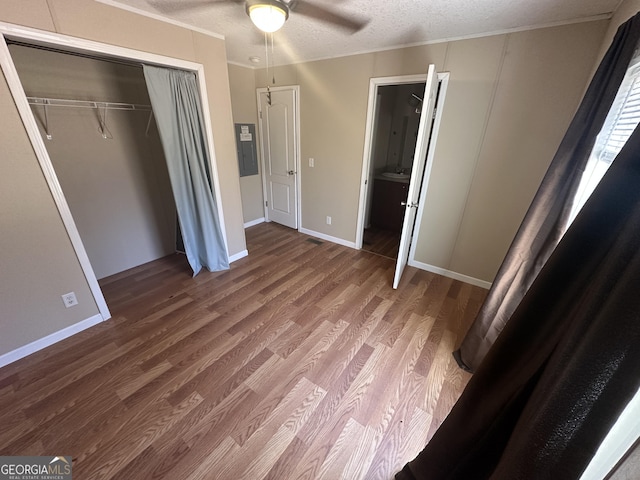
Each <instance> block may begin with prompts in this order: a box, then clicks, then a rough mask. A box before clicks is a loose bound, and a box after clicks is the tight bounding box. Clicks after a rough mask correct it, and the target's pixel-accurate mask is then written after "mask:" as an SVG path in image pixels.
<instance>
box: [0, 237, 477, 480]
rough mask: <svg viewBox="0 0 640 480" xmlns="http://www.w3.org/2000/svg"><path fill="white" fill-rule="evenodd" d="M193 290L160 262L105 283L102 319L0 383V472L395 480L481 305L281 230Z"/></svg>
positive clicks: (448, 384)
mask: <svg viewBox="0 0 640 480" xmlns="http://www.w3.org/2000/svg"><path fill="white" fill-rule="evenodd" d="M247 242H248V248H249V252H250V254H249V256H248V257H245V258H244V259H242V260H239V261H237V262H235V263H234V264H233V265H232V267H231V270H230V271H226V272H218V273H208V272H204V273H201V274H200V275H198V276H197V277H195V278H191V275H190V272H189V270H188V268H187V267H186V265H185V260H184V258H183V257H180V256H172V257H168V258H166V259H162V260H158V261H156V262H152V263H150V264H147V265H143V266H140V267H137V268H135V269H133V270H130V271H128V272H125V273H122V274H118V275H116V276H114V277H110V278H109V279H107V280H106V281H105V282H103V283H104V285H103V289H104V292H105V296H106V298H107V302H108V304H109V306H110V308H111V312H112V314H113V318H112V319H111V320H110V321H108V322H104V323H102V324H100V325H97V326H95V327H93V328H91V329H89V330H85V331H84V332H81V333H79V334H77V335H76V336H74V337H71V338H69V339H67V340H64V341H62V342H60V343H58V344H56V345H54V346H52V347H50V348H48V349H45V350H43V351H40V352H38V353H36V354H34V355H32V356H30V357H28V358H25V359H23V360H21V361H18V362H16V363H14V364H11V365H8V366H6V367H4V368H3V369H0V425H2V428H1V429H0V454H1V455H72V456H73V458H74V464H73V474H74V478H76V479H79V480H80V479H81V480H86V479H136V480H137V479H171V480H177V479H179V480H185V479H207V480H209V479H224V480H228V479H248V480H259V479H263V478H267V479H274V480H275V479H277V480H287V479H331V480H335V479H345V480H347V479H348V480H354V479H367V480H372V479H384V480H390V479H391V478H392V477H393V475H394V473H395V472H396V471H397V470H399V469H400V468H401V467H402V466H403V465H404V463H405V462H407V461H408V460H411V459H412V458H413V457H414V456H415V455H416V454H417V453H418V452H419V451H420V450H421V449H422V447H423V446H424V444H425V443H426V441H427V440H428V439H429V438H430V437H431V435H432V434H433V432H434V431H435V429H436V428H437V427H438V425H439V424H440V423H441V422H442V420H443V419H444V417H445V416H446V415H447V413H448V412H449V410H450V408H451V406H452V404H453V403H454V402H455V401H456V399H457V397H458V396H459V394H460V392H461V390H462V389H463V387H464V385H465V384H466V382H467V381H468V378H469V377H468V374H467V373H465V372H463V371H462V370H460V369H458V368H457V366H456V364H455V361H454V360H453V358H452V356H451V351H452V350H453V349H454V347H455V345H456V342H457V341H458V340H459V338H460V334H461V332H463V331H465V330H466V328H467V326H468V325H469V323H470V322H471V321H472V319H473V317H474V314H475V312H476V311H477V310H478V308H479V306H480V303H481V301H482V300H483V298H484V295H485V291H484V290H482V289H480V288H478V287H474V286H471V285H467V284H464V283H461V282H458V281H454V280H451V279H448V278H445V277H440V276H437V275H434V274H430V273H427V272H423V271H418V270H416V269H413V268H407V270H406V273H405V276H404V278H403V281H402V283H401V285H400V288H399V289H398V290H393V289H391V287H390V284H391V280H392V274H393V266H394V262H393V261H392V260H389V259H386V258H383V257H380V256H377V255H373V254H371V253H367V252H359V251H356V250H353V249H350V248H347V247H343V246H340V245H335V244H332V243H328V242H318V241H317V240H313V239H311V237H307V236H305V235H302V234H299V233H297V232H295V231H293V230H289V229H287V228H285V227H281V226H278V225H275V224H261V225H258V226H255V227H251V228H250V229H248V230H247Z"/></svg>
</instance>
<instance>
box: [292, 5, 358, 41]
mask: <svg viewBox="0 0 640 480" xmlns="http://www.w3.org/2000/svg"><path fill="white" fill-rule="evenodd" d="M289 8H290V9H291V11H292V12H295V13H296V15H304V16H305V17H309V18H313V19H315V20H319V21H321V22H325V23H330V24H332V25H336V26H338V27H341V28H344V29H346V30H349V31H350V32H351V33H356V32H358V31H360V30H362V29H363V28H364V27H366V26H367V24H368V23H369V20H368V19H366V20H365V19H356V18H349V17H346V16H344V15H342V14H340V13H338V12H335V11H333V10H331V9H328V8H326V7H321V6H319V5H315V4H312V3H309V2H305V1H304V0H294V1H292V2H290V3H289Z"/></svg>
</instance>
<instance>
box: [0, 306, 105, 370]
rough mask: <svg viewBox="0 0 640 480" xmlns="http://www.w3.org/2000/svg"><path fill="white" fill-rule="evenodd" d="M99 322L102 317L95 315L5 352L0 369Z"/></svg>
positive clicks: (0, 360)
mask: <svg viewBox="0 0 640 480" xmlns="http://www.w3.org/2000/svg"><path fill="white" fill-rule="evenodd" d="M100 322H102V315H100V314H97V315H94V316H93V317H89V318H87V319H85V320H82V321H81V322H78V323H75V324H73V325H70V326H68V327H66V328H63V329H62V330H58V331H57V332H54V333H52V334H50V335H47V336H46V337H43V338H41V339H39V340H35V341H33V342H31V343H28V344H27V345H24V346H22V347H19V348H16V349H15V350H12V351H11V352H7V353H5V354H4V355H0V368H1V367H4V366H5V365H9V364H10V363H13V362H15V361H17V360H20V359H21V358H24V357H26V356H28V355H31V354H32V353H35V352H37V351H38V350H42V349H43V348H46V347H49V346H51V345H53V344H54V343H58V342H59V341H61V340H64V339H65V338H68V337H70V336H72V335H75V334H76V333H78V332H81V331H83V330H86V329H87V328H89V327H93V326H94V325H97V324H98V323H100Z"/></svg>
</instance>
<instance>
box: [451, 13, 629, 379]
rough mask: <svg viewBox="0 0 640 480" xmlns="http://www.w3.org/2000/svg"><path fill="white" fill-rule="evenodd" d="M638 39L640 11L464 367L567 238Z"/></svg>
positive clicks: (470, 340)
mask: <svg viewBox="0 0 640 480" xmlns="http://www.w3.org/2000/svg"><path fill="white" fill-rule="evenodd" d="M639 39H640V14H638V15H636V16H634V17H633V18H631V19H630V20H629V21H627V22H626V23H625V24H623V25H621V26H620V28H619V29H618V32H617V34H616V36H615V38H614V40H613V43H612V45H611V47H610V48H609V50H608V51H607V53H606V55H605V57H604V58H603V60H602V63H601V64H600V66H599V68H598V70H597V71H596V73H595V75H594V77H593V80H592V81H591V84H590V86H589V88H588V90H587V92H586V94H585V97H584V99H583V101H582V103H581V105H580V107H579V108H578V111H577V113H576V115H575V117H574V119H573V120H572V122H571V124H570V125H569V128H568V130H567V133H566V134H565V137H564V138H563V140H562V142H561V143H560V146H559V148H558V151H557V153H556V155H555V157H554V158H553V160H552V162H551V164H550V166H549V169H548V170H547V173H546V174H545V176H544V178H543V180H542V183H541V185H540V187H539V189H538V191H537V193H536V195H535V197H534V199H533V202H532V203H531V206H530V207H529V210H528V211H527V214H526V215H525V218H524V220H523V222H522V224H521V225H520V228H519V230H518V232H517V233H516V236H515V238H514V240H513V242H512V244H511V246H510V247H509V250H508V252H507V255H506V256H505V259H504V261H503V263H502V265H501V266H500V269H499V270H498V273H497V274H496V278H495V280H494V281H493V284H492V287H491V289H490V290H489V294H488V295H487V298H486V300H485V302H484V304H483V306H482V308H481V309H480V312H479V313H478V316H477V317H476V319H475V321H474V323H473V324H472V326H471V328H470V329H469V332H468V333H467V335H466V336H465V338H464V340H463V342H462V344H461V346H460V349H459V350H458V351H456V352H455V353H454V356H455V357H456V360H457V361H458V363H459V364H460V366H461V367H463V368H465V369H467V370H470V371H475V370H476V369H477V368H478V366H479V365H480V363H481V362H482V359H483V358H484V356H485V355H486V353H487V352H488V351H489V348H490V347H491V345H492V344H493V342H494V341H495V340H496V338H497V337H498V335H499V334H500V332H501V331H502V329H503V328H504V326H505V324H506V323H507V321H508V320H509V318H510V317H511V315H512V314H513V312H514V311H515V309H516V307H517V306H518V304H519V303H520V301H521V300H522V298H523V297H524V295H525V293H526V292H527V290H528V289H529V287H530V286H531V284H532V283H533V281H534V280H535V278H536V276H537V275H538V273H539V272H540V270H541V268H542V267H543V266H544V264H545V262H546V261H547V259H548V258H549V256H550V255H551V253H552V252H553V249H554V248H555V247H556V245H557V244H558V242H559V241H560V239H561V238H562V235H563V233H564V229H565V225H566V223H567V220H568V218H569V214H570V212H571V206H572V203H573V197H574V196H575V193H576V191H577V189H578V185H579V183H580V179H581V177H582V172H583V171H584V169H585V166H586V164H587V160H588V159H589V155H590V153H591V150H592V148H593V145H594V143H595V139H596V136H597V135H598V133H600V130H601V128H602V125H603V124H604V121H605V119H606V117H607V114H608V113H609V109H610V107H611V104H612V103H613V100H614V99H615V96H616V93H617V91H618V88H619V87H620V84H621V82H622V79H623V78H624V75H625V73H626V70H627V67H628V65H629V62H630V61H631V58H632V56H633V53H634V51H635V49H636V46H637V44H638V40H639ZM568 61H570V59H568Z"/></svg>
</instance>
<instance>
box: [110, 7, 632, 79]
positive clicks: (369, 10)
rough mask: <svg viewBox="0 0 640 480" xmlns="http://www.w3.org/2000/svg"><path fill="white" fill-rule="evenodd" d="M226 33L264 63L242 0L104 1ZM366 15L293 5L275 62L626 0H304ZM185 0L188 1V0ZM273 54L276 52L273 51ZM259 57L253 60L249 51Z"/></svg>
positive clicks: (231, 47) (239, 50)
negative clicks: (314, 15) (300, 12)
mask: <svg viewBox="0 0 640 480" xmlns="http://www.w3.org/2000/svg"><path fill="white" fill-rule="evenodd" d="M98 1H101V2H103V3H107V4H109V5H114V6H120V7H123V8H127V9H133V10H134V11H139V12H145V13H147V14H151V15H154V16H161V17H164V18H170V19H171V20H173V21H177V22H180V23H182V24H187V25H189V26H192V27H196V28H197V29H200V30H206V31H207V32H210V33H214V34H218V35H222V36H224V37H225V40H226V46H227V58H228V60H229V61H230V62H234V63H238V64H242V65H247V66H258V67H260V66H264V65H265V63H264V62H265V45H264V38H263V36H262V34H261V33H259V32H258V30H257V29H256V28H255V27H254V26H253V25H252V24H251V21H250V20H249V17H247V15H246V14H245V11H244V5H243V3H241V2H238V1H236V3H233V2H232V1H229V2H228V3H226V2H220V0H211V3H207V2H206V0H199V1H201V2H202V4H201V5H199V6H198V7H197V8H191V9H186V10H182V11H181V10H179V9H172V8H171V7H175V6H179V5H180V3H181V1H182V0H98ZM185 1H186V2H193V0H185ZM299 1H307V2H309V3H315V4H318V5H323V6H327V7H331V8H334V9H335V10H337V11H338V12H340V13H341V14H345V15H348V16H354V17H356V18H364V19H368V20H369V23H368V24H367V26H366V27H365V28H364V29H362V30H361V31H359V32H358V33H355V34H353V35H351V34H349V33H346V32H345V31H344V30H340V29H337V28H335V27H331V26H329V25H327V24H325V23H322V22H319V21H316V20H312V19H309V18H307V17H302V16H296V14H295V12H292V13H291V15H290V17H289V20H287V22H286V23H285V25H284V27H282V29H281V30H280V31H279V32H277V33H275V34H274V44H275V50H274V54H275V55H274V56H273V59H271V58H270V63H272V62H273V63H274V64H276V65H277V64H288V63H295V62H300V61H308V60H315V59H321V58H328V57H336V56H342V55H348V54H353V53H361V52H370V51H375V50H384V49H388V48H393V47H398V46H402V45H415V44H421V43H428V42H436V41H442V40H445V39H454V38H460V37H471V36H478V35H484V34H489V33H497V32H501V31H505V30H513V29H524V28H531V27H538V26H548V25H553V24H562V23H570V22H575V21H583V20H588V19H597V18H608V17H609V16H610V15H611V14H612V13H613V12H614V11H615V10H616V8H617V7H618V5H619V4H620V1H621V0H299ZM183 5H184V4H183ZM269 55H271V53H269ZM252 56H256V57H259V58H260V63H258V64H255V65H252V64H251V62H250V61H249V57H252Z"/></svg>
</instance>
